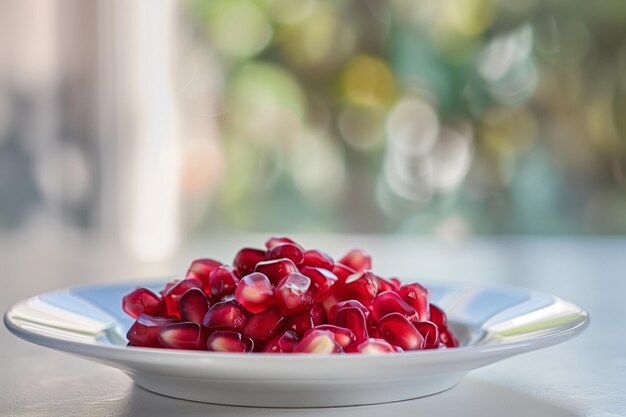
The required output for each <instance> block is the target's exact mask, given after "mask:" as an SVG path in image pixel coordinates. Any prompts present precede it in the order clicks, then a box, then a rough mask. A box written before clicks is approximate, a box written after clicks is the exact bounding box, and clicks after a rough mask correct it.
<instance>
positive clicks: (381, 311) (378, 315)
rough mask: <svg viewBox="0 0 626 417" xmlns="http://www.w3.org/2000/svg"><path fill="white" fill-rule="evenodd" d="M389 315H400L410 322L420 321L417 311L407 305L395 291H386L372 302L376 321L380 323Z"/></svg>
mask: <svg viewBox="0 0 626 417" xmlns="http://www.w3.org/2000/svg"><path fill="white" fill-rule="evenodd" d="M389 313H400V314H402V315H403V316H404V317H406V318H407V319H408V320H409V321H410V322H417V321H418V320H419V317H418V315H417V311H415V309H414V308H413V307H411V306H410V305H408V304H407V303H405V302H404V301H403V300H402V298H400V296H399V295H398V294H396V293H395V292H393V291H384V292H381V293H379V294H378V295H377V296H376V297H375V298H374V300H373V301H372V314H373V316H374V319H375V320H376V321H378V320H380V319H382V318H383V317H385V316H386V315H387V314H389Z"/></svg>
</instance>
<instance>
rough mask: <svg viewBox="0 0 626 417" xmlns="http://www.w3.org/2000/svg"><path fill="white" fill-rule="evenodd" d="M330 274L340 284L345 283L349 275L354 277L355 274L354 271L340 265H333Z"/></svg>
mask: <svg viewBox="0 0 626 417" xmlns="http://www.w3.org/2000/svg"><path fill="white" fill-rule="evenodd" d="M331 272H332V273H333V274H335V275H336V276H337V279H338V280H339V282H340V283H344V282H346V279H348V277H349V276H350V275H354V274H355V273H356V271H355V270H354V269H352V268H350V267H349V266H345V265H342V264H335V265H333V269H331Z"/></svg>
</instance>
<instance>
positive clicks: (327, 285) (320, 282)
mask: <svg viewBox="0 0 626 417" xmlns="http://www.w3.org/2000/svg"><path fill="white" fill-rule="evenodd" d="M300 273H301V274H302V275H304V276H307V277H309V278H310V279H311V282H312V283H313V287H314V288H315V301H321V300H323V299H324V298H326V297H327V296H328V294H330V293H331V292H332V291H333V290H334V285H335V283H336V282H337V276H336V275H335V274H333V273H332V272H330V271H328V270H327V269H322V268H311V267H308V266H305V267H303V268H300Z"/></svg>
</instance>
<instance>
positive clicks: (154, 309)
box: [122, 288, 165, 319]
mask: <svg viewBox="0 0 626 417" xmlns="http://www.w3.org/2000/svg"><path fill="white" fill-rule="evenodd" d="M122 308H123V309H124V311H125V312H126V314H128V315H129V316H131V317H132V318H134V319H136V318H137V317H139V316H140V315H141V314H142V313H146V314H150V315H159V314H161V313H163V311H164V310H165V303H164V302H163V300H162V299H161V297H159V296H158V295H156V294H155V293H153V292H152V291H150V290H149V289H147V288H137V289H136V290H135V291H133V292H131V293H129V294H126V295H125V296H124V298H123V299H122Z"/></svg>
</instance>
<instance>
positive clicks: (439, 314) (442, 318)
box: [429, 304, 448, 330]
mask: <svg viewBox="0 0 626 417" xmlns="http://www.w3.org/2000/svg"><path fill="white" fill-rule="evenodd" d="M429 310H430V321H432V322H433V323H435V324H436V325H437V327H439V329H441V330H444V329H447V328H448V318H447V317H446V313H444V312H443V310H442V309H440V308H439V307H437V306H436V305H434V304H430V305H429Z"/></svg>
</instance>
